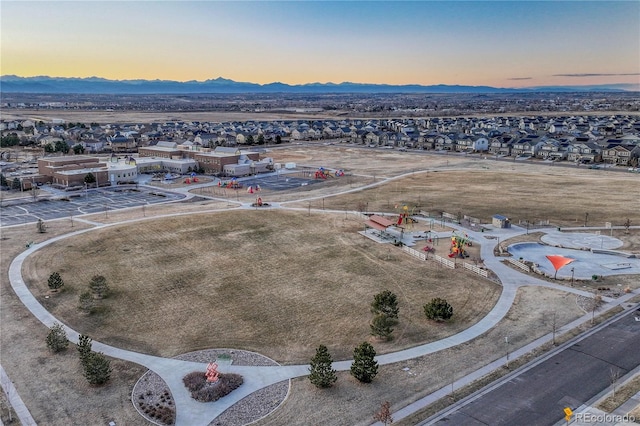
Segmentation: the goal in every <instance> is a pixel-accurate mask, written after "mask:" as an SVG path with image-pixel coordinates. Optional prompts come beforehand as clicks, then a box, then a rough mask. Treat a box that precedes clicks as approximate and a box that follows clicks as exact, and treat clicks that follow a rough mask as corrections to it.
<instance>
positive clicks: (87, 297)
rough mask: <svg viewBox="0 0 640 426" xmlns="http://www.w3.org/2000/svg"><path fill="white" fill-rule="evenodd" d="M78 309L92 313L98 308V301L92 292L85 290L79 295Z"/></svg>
mask: <svg viewBox="0 0 640 426" xmlns="http://www.w3.org/2000/svg"><path fill="white" fill-rule="evenodd" d="M78 309H80V310H81V311H82V312H84V313H87V314H91V313H93V312H94V311H95V309H96V301H95V300H94V299H93V296H92V295H91V293H90V292H88V291H84V292H82V293H81V294H80V296H78Z"/></svg>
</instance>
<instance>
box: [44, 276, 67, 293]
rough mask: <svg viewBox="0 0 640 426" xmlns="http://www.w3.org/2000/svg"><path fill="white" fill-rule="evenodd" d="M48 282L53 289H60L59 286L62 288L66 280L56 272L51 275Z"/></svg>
mask: <svg viewBox="0 0 640 426" xmlns="http://www.w3.org/2000/svg"><path fill="white" fill-rule="evenodd" d="M47 284H48V285H49V288H50V289H51V290H58V289H59V288H62V286H63V285H64V281H62V277H61V276H60V274H59V273H57V272H54V273H52V274H51V275H49V280H48V281H47Z"/></svg>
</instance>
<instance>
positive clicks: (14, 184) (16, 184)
mask: <svg viewBox="0 0 640 426" xmlns="http://www.w3.org/2000/svg"><path fill="white" fill-rule="evenodd" d="M11 189H13V190H15V191H20V190H21V189H22V182H20V179H18V178H14V179H13V180H12V181H11Z"/></svg>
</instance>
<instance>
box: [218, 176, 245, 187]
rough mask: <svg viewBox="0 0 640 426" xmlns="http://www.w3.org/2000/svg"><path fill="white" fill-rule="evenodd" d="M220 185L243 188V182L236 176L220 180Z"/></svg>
mask: <svg viewBox="0 0 640 426" xmlns="http://www.w3.org/2000/svg"><path fill="white" fill-rule="evenodd" d="M218 186H219V187H221V188H228V189H240V188H242V184H241V183H240V182H238V181H237V180H236V178H232V179H231V180H225V181H218Z"/></svg>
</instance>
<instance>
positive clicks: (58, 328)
mask: <svg viewBox="0 0 640 426" xmlns="http://www.w3.org/2000/svg"><path fill="white" fill-rule="evenodd" d="M68 346H69V339H67V333H65V331H64V327H63V326H62V324H59V323H57V322H56V323H54V324H53V326H51V329H50V330H49V334H47V347H48V348H49V350H51V351H52V352H60V351H62V350H64V349H67V347H68Z"/></svg>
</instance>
